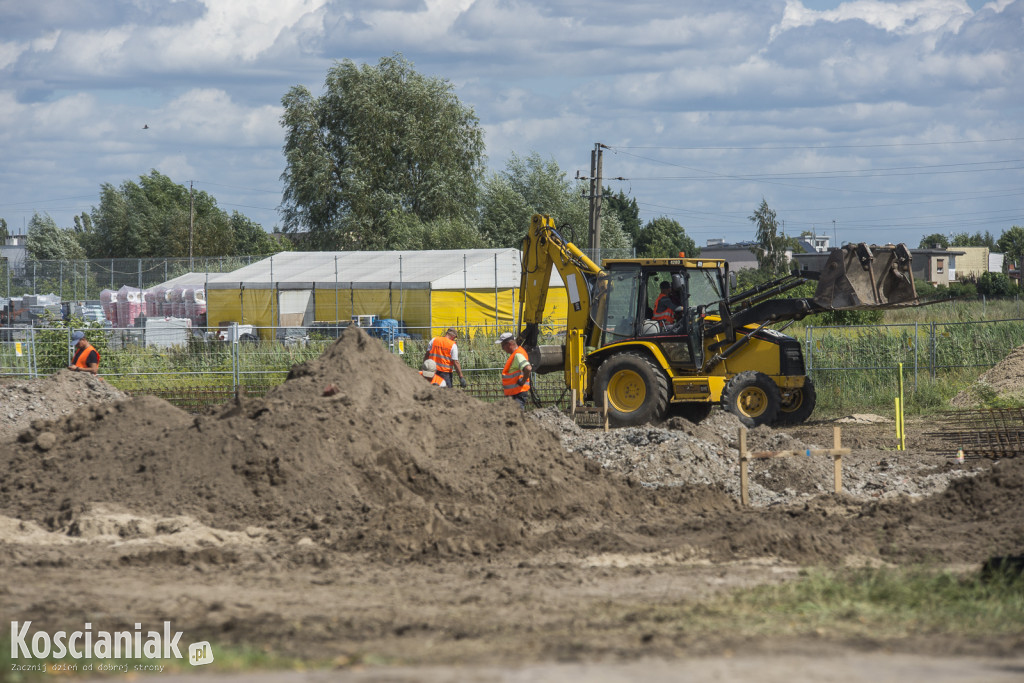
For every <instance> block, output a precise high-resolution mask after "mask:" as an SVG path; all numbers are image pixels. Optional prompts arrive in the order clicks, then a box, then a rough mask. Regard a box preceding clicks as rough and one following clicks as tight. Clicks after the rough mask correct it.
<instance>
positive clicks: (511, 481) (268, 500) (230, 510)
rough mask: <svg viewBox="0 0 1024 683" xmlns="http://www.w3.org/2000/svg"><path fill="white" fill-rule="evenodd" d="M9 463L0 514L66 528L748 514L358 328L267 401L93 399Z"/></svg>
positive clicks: (383, 529) (591, 521) (628, 543)
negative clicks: (572, 444) (171, 519)
mask: <svg viewBox="0 0 1024 683" xmlns="http://www.w3.org/2000/svg"><path fill="white" fill-rule="evenodd" d="M0 467H2V468H3V469H4V470H5V471H6V472H7V476H6V477H5V478H4V480H3V482H2V483H0V512H3V513H5V514H9V515H14V516H17V517H20V518H23V519H32V520H36V521H38V522H40V523H42V524H44V525H46V526H47V527H48V528H51V529H58V528H63V527H64V526H66V525H67V523H68V520H70V519H73V518H74V517H75V516H76V515H80V514H81V510H82V509H83V508H84V507H86V506H88V505H89V504H91V503H95V502H117V503H120V504H121V505H123V506H124V507H125V508H127V509H129V510H130V511H132V512H134V513H137V514H146V515H175V514H187V515H191V516H193V517H195V518H196V519H197V520H199V522H201V523H203V524H207V525H210V526H215V527H219V528H223V529H230V530H241V529H244V528H246V527H249V526H251V525H257V526H265V527H268V528H272V529H276V530H278V531H281V532H284V533H286V534H287V535H288V537H292V538H294V539H296V540H299V539H301V538H302V537H304V536H308V537H310V538H312V539H314V540H316V541H317V542H318V543H319V544H321V545H323V546H325V547H328V548H335V549H341V550H373V551H377V552H383V553H391V552H398V553H401V554H412V553H421V552H442V553H448V552H458V553H465V552H472V553H486V552H490V551H494V550H498V549H503V548H513V547H525V548H540V547H546V546H550V545H556V544H557V545H559V546H563V547H574V546H583V547H590V546H595V547H604V548H628V547H633V545H634V544H640V545H643V544H644V543H645V541H644V536H645V535H646V534H647V532H646V531H645V528H646V527H647V525H653V527H657V526H659V525H660V524H661V523H668V522H669V521H671V520H672V519H675V518H676V517H677V515H678V514H679V510H680V509H682V508H685V509H687V510H690V511H691V512H693V513H699V512H700V511H703V510H711V509H731V508H733V507H734V506H735V503H734V501H733V500H732V499H731V498H730V497H729V496H727V495H726V494H724V493H722V492H720V491H717V490H715V489H713V488H700V489H697V490H689V489H687V490H684V489H682V488H675V489H673V490H670V491H662V492H655V491H652V490H650V489H647V488H645V487H642V486H639V485H637V484H635V483H632V484H631V483H630V482H628V481H626V480H624V479H622V478H620V477H617V476H615V475H612V474H609V473H606V472H603V471H602V470H601V468H600V467H599V466H597V465H596V464H594V463H592V462H588V461H586V460H584V459H580V458H578V457H574V456H572V455H570V454H568V453H567V452H566V451H565V450H564V449H563V448H562V447H561V445H560V444H559V442H558V440H557V439H556V438H555V437H554V436H553V435H552V434H551V433H549V432H547V431H546V430H538V429H536V428H535V427H534V425H533V423H532V422H531V421H529V420H528V419H527V418H526V417H525V416H524V415H523V414H522V413H521V411H519V410H518V409H517V408H516V407H515V406H513V405H510V404H507V403H501V404H485V403H482V402H480V401H478V400H476V399H474V398H472V397H469V396H467V395H465V394H463V393H462V392H459V391H446V390H438V389H435V388H432V387H430V386H429V385H428V384H427V383H426V382H424V381H423V379H422V378H421V377H420V376H419V375H418V374H417V373H416V372H415V371H413V370H411V369H409V368H408V367H407V366H405V365H404V364H403V363H402V362H401V361H400V360H398V359H397V358H396V357H394V356H392V355H391V354H389V353H388V352H387V351H386V350H385V349H384V347H383V346H382V345H381V344H380V343H379V341H377V340H373V339H370V338H369V337H367V336H366V335H365V333H363V332H362V331H360V330H359V329H358V328H355V327H353V328H349V331H347V332H346V333H345V334H344V335H343V336H342V337H341V338H340V339H339V340H338V341H337V342H336V343H335V344H334V345H332V346H331V347H330V348H329V349H328V350H327V351H326V352H325V353H324V355H323V356H321V357H320V358H318V359H316V360H315V361H312V362H309V363H306V364H303V365H300V366H296V367H295V368H293V370H292V372H291V373H290V374H289V377H288V380H287V381H286V382H285V383H284V384H283V385H281V386H280V387H278V388H276V389H274V390H273V391H271V392H270V393H269V394H268V395H267V396H266V397H265V398H263V399H253V400H245V399H242V400H239V401H236V402H235V404H233V405H231V406H228V407H227V408H225V409H223V410H221V411H220V412H217V413H214V414H207V415H202V416H198V417H191V416H189V415H187V414H186V413H184V412H183V411H181V410H179V409H177V408H174V407H173V406H171V405H170V404H168V403H166V402H164V401H162V400H160V399H155V398H151V397H140V398H136V399H130V400H125V401H121V402H117V403H113V404H105V405H99V406H90V407H88V408H86V409H84V410H81V411H79V412H77V413H75V414H74V415H72V416H70V417H68V418H65V419H63V420H61V421H58V422H56V423H53V424H40V423H36V424H34V425H33V427H32V428H30V429H28V430H26V431H24V432H22V434H21V435H20V436H19V439H18V441H17V442H16V443H10V444H8V445H4V446H2V447H0ZM669 504H670V505H669ZM670 506H671V507H672V508H673V509H672V510H669V507H670ZM653 527H652V528H653Z"/></svg>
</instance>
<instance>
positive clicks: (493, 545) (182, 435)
mask: <svg viewBox="0 0 1024 683" xmlns="http://www.w3.org/2000/svg"><path fill="white" fill-rule="evenodd" d="M29 406H34V407H31V408H30V407H29ZM837 425H838V426H840V427H841V438H842V445H843V446H844V447H849V448H850V449H851V453H850V454H849V455H847V456H844V458H843V462H842V465H843V469H842V482H843V491H842V493H839V494H835V493H833V492H832V482H833V479H832V477H833V462H832V458H831V457H826V456H814V455H811V456H808V455H801V456H795V457H788V458H778V459H772V460H765V461H755V462H752V463H751V465H750V487H749V488H750V499H751V504H750V505H749V506H743V505H741V504H740V500H739V499H740V495H739V487H740V477H739V453H738V450H737V449H738V445H739V437H738V435H739V423H738V421H737V420H736V419H735V418H734V417H733V416H731V415H729V414H726V413H723V412H719V411H714V412H713V413H712V414H711V416H710V417H709V418H708V419H707V420H705V421H703V422H701V423H700V424H696V425H695V424H693V423H690V422H688V421H686V420H684V419H682V418H681V417H673V418H670V419H669V420H667V421H666V422H664V423H663V424H660V425H656V426H644V427H636V428H626V429H613V430H611V431H609V432H607V433H606V432H604V431H603V430H600V429H584V428H580V427H578V426H576V425H575V424H573V423H572V421H571V420H569V418H568V417H566V416H565V415H564V414H562V413H560V412H559V411H557V410H556V409H554V408H545V409H540V410H535V411H532V412H530V413H529V414H527V415H523V414H522V413H521V412H520V411H519V410H518V408H516V407H515V406H514V405H512V404H511V402H501V403H493V404H491V403H483V402H480V401H478V400H476V399H474V398H472V397H470V396H467V395H465V394H464V393H462V392H460V391H458V390H441V389H435V388H433V387H431V386H429V385H428V384H427V383H426V382H424V381H423V379H422V378H421V377H420V376H419V375H417V373H415V372H414V371H412V370H410V369H409V368H408V367H406V366H404V365H403V364H402V363H401V362H400V361H398V360H397V359H395V358H394V357H392V356H391V355H389V354H388V353H387V351H386V350H385V349H384V347H383V346H382V345H381V344H380V343H379V342H378V341H376V340H373V339H370V338H368V337H366V336H365V335H364V334H363V333H361V332H360V331H359V330H357V329H355V328H352V329H351V330H349V331H347V332H346V333H345V334H344V336H343V337H342V338H341V339H340V340H339V341H338V343H337V344H335V345H334V346H332V347H330V348H329V349H328V351H327V352H326V353H325V354H324V355H323V356H322V357H321V358H319V359H317V360H315V361H312V362H310V363H307V364H304V365H302V366H296V367H295V368H294V369H293V370H292V372H291V373H290V375H289V378H288V380H287V381H286V382H285V383H284V384H283V385H281V386H280V387H277V388H275V389H274V390H272V391H271V392H270V393H269V394H268V395H267V396H266V397H264V398H261V399H246V398H241V399H238V400H236V401H235V402H234V403H232V404H231V405H228V406H225V407H222V408H218V409H216V410H210V411H208V412H207V413H205V414H201V415H190V414H188V413H185V412H183V411H181V410H179V409H177V408H174V407H173V406H171V405H170V404H168V403H166V402H164V401H161V400H159V399H155V398H151V397H137V398H127V397H125V396H123V395H121V394H120V393H119V392H117V391H116V390H112V389H111V388H110V387H108V386H106V385H105V384H104V383H103V382H102V381H100V380H97V379H95V378H93V377H91V376H86V375H84V374H76V373H71V372H61V373H59V374H58V375H56V376H53V377H51V378H48V379H45V380H34V381H31V382H14V383H7V384H5V385H0V472H2V473H3V475H2V478H0V576H2V579H0V623H2V624H7V623H9V622H11V621H19V622H24V621H26V620H31V621H32V630H33V631H36V630H47V631H49V632H50V633H53V632H55V631H57V630H60V629H68V630H71V629H76V628H77V629H81V628H82V625H83V623H85V622H89V623H92V624H93V627H94V628H97V629H99V628H103V629H107V630H111V631H113V630H119V629H132V628H133V625H134V624H136V623H142V624H144V625H145V626H149V625H157V624H160V623H162V622H164V621H170V622H171V623H173V625H174V628H175V629H176V630H180V631H183V632H184V634H185V636H184V640H187V641H189V642H194V641H200V640H208V641H210V642H213V643H214V644H215V646H216V647H234V646H239V647H251V648H256V649H260V650H264V651H267V652H272V653H275V654H279V655H287V656H294V657H298V658H301V659H303V660H305V661H307V662H309V665H310V666H313V667H323V668H326V669H328V670H329V671H328V672H321V673H317V674H309V673H303V674H297V673H295V672H283V673H268V674H266V675H265V677H263V674H261V677H260V678H254V674H252V672H249V673H247V674H245V676H244V677H243V678H232V677H231V676H229V675H225V679H230V680H267V681H291V680H345V681H384V680H388V681H392V680H397V681H405V680H410V681H411V680H424V681H448V680H453V681H454V680H479V681H492V680H493V681H505V680H552V681H554V680H578V681H583V680H587V681H602V680H633V679H636V678H640V677H644V678H646V679H648V680H734V679H739V678H746V679H748V680H761V681H775V680H779V681H782V680H786V681H803V680H808V681H810V680H829V681H868V680H870V681H873V683H881V682H884V681H890V680H892V681H896V680H900V681H910V680H930V681H947V680H949V681H952V680H957V681H967V680H971V681H973V680H977V681H1002V680H1015V679H1019V677H1021V676H1022V675H1024V625H1022V629H1021V631H1020V632H1018V633H1016V634H1010V635H1003V636H998V637H969V636H968V637H963V638H957V639H955V640H951V639H949V638H934V637H932V636H931V635H929V634H928V633H925V632H921V633H915V632H908V633H905V634H903V635H901V636H899V637H895V638H885V639H877V638H872V637H863V636H861V637H856V638H851V637H848V636H843V635H841V634H838V633H830V632H827V631H824V632H822V631H816V630H814V629H811V628H808V629H802V628H800V626H799V625H796V626H795V627H794V628H793V629H791V630H790V631H788V632H786V633H780V634H771V633H768V634H764V633H761V634H757V635H756V636H755V635H750V633H749V632H748V633H744V634H741V635H737V634H734V633H730V632H722V631H715V630H712V631H702V630H699V629H694V628H689V627H688V625H687V624H685V623H679V620H678V619H674V618H672V616H671V615H672V614H673V613H675V612H677V611H679V610H681V609H682V608H683V607H687V606H692V605H694V604H699V603H703V602H706V601H708V600H711V599H714V598H715V597H716V596H721V595H724V594H726V593H727V592H729V591H732V590H735V589H741V588H745V587H753V586H758V585H764V584H773V583H782V582H786V581H791V580H794V579H798V578H799V577H800V576H801V573H802V572H804V571H805V570H807V569H808V568H841V567H850V566H854V567H857V566H873V567H878V566H910V565H925V566H928V567H934V568H939V569H950V570H953V571H957V572H965V573H966V572H972V571H976V570H977V569H978V567H980V565H981V563H982V562H984V561H985V560H986V559H988V558H990V557H994V556H1003V555H1014V554H1020V553H1022V552H1024V462H1022V461H1020V460H1016V459H1003V460H999V461H991V460H985V459H981V460H967V461H966V462H964V463H959V462H957V461H956V460H955V459H950V458H949V457H948V456H947V455H944V454H940V453H936V452H934V451H935V449H936V444H935V443H934V439H935V437H933V436H928V434H929V433H931V432H932V431H933V429H932V427H933V425H931V424H930V423H929V422H928V421H917V420H909V421H908V424H907V430H906V432H907V441H906V447H907V449H906V450H905V451H897V450H895V444H896V439H895V427H894V425H893V423H892V421H891V416H881V417H880V416H851V417H850V418H848V419H847V420H840V421H835V420H816V419H813V418H812V420H811V421H809V422H808V423H806V424H804V425H800V426H795V427H789V428H784V429H772V428H767V427H761V428H757V429H754V430H751V431H750V432H749V433H748V434H747V444H748V449H749V450H751V451H781V450H794V451H802V452H804V453H806V451H807V450H811V451H813V450H815V449H819V448H822V449H824V448H830V447H831V446H832V442H833V433H834V427H835V426H837ZM5 630H6V628H5ZM196 671H198V670H196ZM192 672H193V670H192V669H191V668H190V667H187V666H186V667H185V668H179V669H178V670H177V673H172V674H167V673H165V674H164V675H162V676H160V677H159V678H160V680H191V678H190V677H189V676H190V675H191V674H192ZM681 673H685V674H686V675H687V676H689V677H681V676H680V674H681ZM9 675H10V673H9V672H6V671H0V680H3V679H4V678H5V676H9ZM203 679H204V680H214V679H212V678H210V677H209V676H204V677H203Z"/></svg>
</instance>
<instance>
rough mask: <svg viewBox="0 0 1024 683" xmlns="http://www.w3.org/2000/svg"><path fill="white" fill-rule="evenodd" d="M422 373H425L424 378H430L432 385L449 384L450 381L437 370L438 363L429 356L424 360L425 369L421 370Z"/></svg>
mask: <svg viewBox="0 0 1024 683" xmlns="http://www.w3.org/2000/svg"><path fill="white" fill-rule="evenodd" d="M420 374H421V375H423V378H424V379H426V380H428V381H429V382H430V384H431V385H432V386H435V387H446V386H448V383H447V382H445V381H444V378H443V377H441V373H439V372H437V363H435V362H434V361H432V360H430V359H429V358H428V359H426V360H425V361H423V369H422V370H420Z"/></svg>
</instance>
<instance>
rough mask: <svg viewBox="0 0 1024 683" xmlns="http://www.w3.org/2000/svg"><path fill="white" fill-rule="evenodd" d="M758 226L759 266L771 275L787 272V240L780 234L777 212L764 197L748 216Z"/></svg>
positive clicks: (757, 253) (757, 254)
mask: <svg viewBox="0 0 1024 683" xmlns="http://www.w3.org/2000/svg"><path fill="white" fill-rule="evenodd" d="M747 218H748V219H749V220H750V222H751V223H753V224H754V225H756V226H757V237H756V240H757V252H756V254H755V256H757V266H758V269H760V270H763V271H765V272H766V273H768V274H769V275H773V276H774V275H780V274H782V273H783V272H785V270H786V238H785V237H783V236H782V235H780V234H779V222H778V219H777V218H776V215H775V210H774V209H772V208H770V207H769V206H768V202H767V201H766V200H765V198H764V197H762V198H761V205H760V206H758V207H757V209H756V210H755V211H754V213H753V215H750V216H747Z"/></svg>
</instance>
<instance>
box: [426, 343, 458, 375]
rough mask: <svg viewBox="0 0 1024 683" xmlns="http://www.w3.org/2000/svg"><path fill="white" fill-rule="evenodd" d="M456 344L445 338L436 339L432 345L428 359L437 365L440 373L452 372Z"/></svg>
mask: <svg viewBox="0 0 1024 683" xmlns="http://www.w3.org/2000/svg"><path fill="white" fill-rule="evenodd" d="M453 346H455V342H453V341H452V340H451V339H449V338H448V337H445V336H441V337H434V339H433V341H432V342H431V344H430V355H429V356H428V358H430V360H432V361H434V363H436V364H437V371H438V372H451V371H452V347H453Z"/></svg>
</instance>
